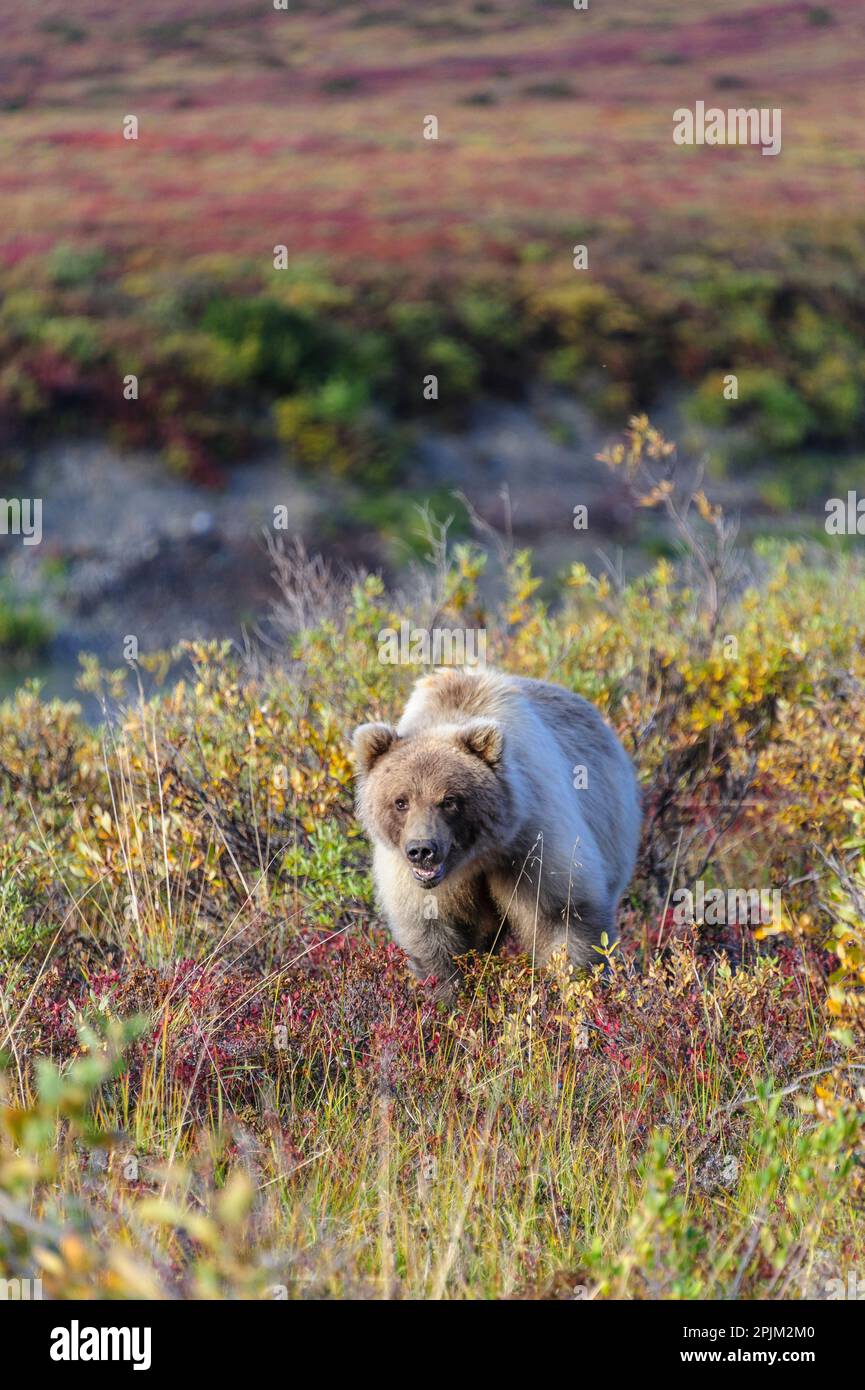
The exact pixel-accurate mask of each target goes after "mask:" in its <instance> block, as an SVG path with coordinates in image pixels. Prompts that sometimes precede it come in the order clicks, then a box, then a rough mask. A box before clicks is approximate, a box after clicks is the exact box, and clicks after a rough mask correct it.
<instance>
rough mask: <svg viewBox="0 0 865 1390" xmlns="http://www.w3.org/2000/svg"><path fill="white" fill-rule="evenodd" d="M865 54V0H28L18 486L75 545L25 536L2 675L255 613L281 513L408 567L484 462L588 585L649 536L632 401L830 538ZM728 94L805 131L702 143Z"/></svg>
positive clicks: (13, 87) (518, 522)
mask: <svg viewBox="0 0 865 1390" xmlns="http://www.w3.org/2000/svg"><path fill="white" fill-rule="evenodd" d="M863 76H865V12H863V10H862V7H861V5H860V4H858V3H856V0H834V2H833V3H831V4H808V3H798V2H796V3H787V0H777V2H776V3H766V4H753V3H748V0H732V2H731V3H723V4H722V3H719V2H718V0H713V3H707V2H706V0H692V2H691V3H689V4H688V5H686V6H682V5H674V4H671V3H664V2H663V0H647V2H644V3H641V4H636V3H634V0H619V3H616V4H615V5H602V4H594V3H591V4H590V8H589V10H588V11H586V12H577V11H575V10H574V9H573V8H572V6H571V5H570V4H567V3H565V0H557V3H552V2H551V0H544V2H543V3H540V2H539V3H531V2H530V0H478V2H477V3H474V4H473V3H471V2H470V0H460V3H455V2H454V3H441V4H424V5H420V4H412V5H402V6H395V5H392V4H388V3H387V0H379V2H378V3H371V2H370V0H362V2H361V3H346V4H342V5H340V6H338V7H334V6H333V5H331V4H324V3H299V2H298V0H291V3H290V8H289V9H288V10H286V11H283V10H276V9H274V7H273V4H272V3H271V0H255V3H252V2H251V0H237V3H234V4H233V5H231V6H226V7H224V8H220V7H219V6H218V5H216V6H214V5H213V4H211V3H205V0H152V3H150V4H149V5H147V6H146V8H145V7H140V6H132V5H123V6H117V5H112V4H109V3H107V0H76V3H75V4H74V5H73V6H69V5H68V4H66V3H62V0H43V3H41V4H39V5H38V6H36V5H30V6H27V7H23V8H16V9H15V10H14V11H13V10H12V7H5V8H4V11H3V12H2V14H0V156H2V159H0V167H2V173H0V179H2V209H3V216H2V219H0V496H3V497H5V498H14V497H40V498H42V500H43V517H44V539H43V543H42V544H41V545H40V546H38V547H24V546H22V544H21V543H20V539H19V538H16V537H14V536H0V663H2V670H0V687H2V688H9V687H10V686H13V685H15V684H17V683H18V682H19V681H20V680H21V679H23V678H25V677H26V676H27V675H28V674H30V673H33V672H34V671H37V672H42V673H45V674H46V675H47V676H48V678H49V684H51V683H52V682H53V683H54V684H55V686H56V688H58V689H62V688H65V687H66V686H68V684H69V682H70V681H71V671H72V670H73V669H74V667H75V663H76V659H77V653H78V650H79V649H80V648H86V649H89V650H93V651H96V652H98V653H99V655H100V656H101V657H102V658H104V659H105V660H107V661H108V662H109V663H112V664H115V665H119V664H120V663H121V661H122V643H123V638H124V636H125V635H126V634H128V633H134V634H136V635H137V636H138V638H139V641H140V643H141V646H142V649H143V650H148V649H153V648H155V647H157V646H160V645H164V644H166V643H170V642H172V641H174V640H176V639H177V638H180V637H192V636H217V635H219V636H222V635H228V634H234V635H236V634H237V633H238V632H239V631H240V629H241V627H242V625H243V624H244V623H245V622H248V621H250V620H252V619H253V618H254V617H255V615H256V614H258V613H259V612H260V611H261V609H262V606H263V605H265V604H266V602H267V597H268V593H269V569H270V561H269V558H268V553H267V547H266V545H265V542H264V532H265V531H266V530H268V529H270V530H271V531H272V529H273V520H274V509H275V508H283V509H284V512H283V515H284V516H285V517H287V518H288V530H289V531H290V532H295V531H296V532H298V533H300V534H301V535H303V536H304V538H305V540H306V542H307V543H308V545H309V546H310V547H311V548H320V549H323V550H324V551H325V552H327V553H329V554H331V555H332V556H334V557H335V558H336V559H338V560H344V561H346V562H351V563H357V562H359V563H363V564H371V565H382V566H384V567H385V568H386V569H387V570H389V571H391V572H397V571H399V569H400V567H401V566H402V565H404V564H405V563H406V561H407V560H408V559H409V558H410V557H411V555H412V554H413V553H415V552H416V551H417V548H418V546H419V545H420V544H421V543H422V542H421V539H420V538H419V536H418V534H417V532H418V517H417V506H418V505H419V504H423V503H426V502H430V505H431V508H432V514H433V515H434V516H439V517H440V518H445V517H447V516H450V515H453V516H454V522H453V526H454V528H455V529H456V530H457V531H459V530H460V529H468V527H469V525H470V518H469V515H468V513H467V510H466V507H465V505H464V504H463V503H462V502H460V501H458V500H456V499H455V498H454V497H453V495H452V494H453V492H454V491H455V490H458V491H460V492H461V493H463V494H465V496H466V497H467V499H468V503H469V506H470V507H471V508H472V509H474V510H475V511H476V513H477V514H478V515H479V516H480V518H481V519H482V520H483V521H486V522H489V523H491V524H493V525H494V526H496V527H499V528H505V529H507V528H511V529H512V531H513V535H514V538H515V540H516V541H517V542H520V543H523V542H525V543H529V544H531V545H532V546H533V547H534V548H535V550H536V551H537V553H538V556H539V561H540V565H541V569H542V570H543V572H544V573H545V574H546V575H548V576H549V577H550V579H551V580H552V579H553V578H554V577H555V576H556V575H557V574H559V573H561V572H562V571H563V570H566V569H567V568H568V567H569V566H570V564H571V563H572V562H573V561H574V560H584V561H586V562H587V563H589V564H590V565H591V566H592V567H593V568H597V567H598V565H599V564H600V563H601V562H600V561H599V559H598V554H597V552H598V550H599V549H602V550H604V551H605V553H607V554H608V555H610V554H614V553H615V551H616V548H617V547H622V548H623V550H624V553H625V555H626V557H627V559H626V563H627V565H630V566H633V565H639V564H640V563H641V558H640V557H641V556H651V555H655V554H657V553H659V552H663V550H664V548H665V547H667V546H668V545H669V539H668V538H667V537H666V536H665V535H664V534H663V532H661V531H659V529H658V523H657V522H656V521H655V520H654V518H653V517H652V516H651V515H648V514H646V513H636V512H635V511H634V510H633V509H632V508H631V507H630V505H629V503H628V500H627V497H626V496H625V495H623V493H622V492H621V490H620V488H619V485H618V484H617V483H616V481H615V479H614V478H613V477H612V476H611V475H609V474H608V473H607V472H606V470H605V469H604V468H603V467H602V466H601V465H599V464H598V463H597V462H596V461H595V454H596V452H597V451H598V449H599V448H600V447H601V446H602V445H603V443H604V442H606V440H607V439H609V438H611V437H613V436H615V435H616V434H618V433H619V431H620V430H621V429H622V427H623V426H624V425H625V423H626V421H627V419H628V416H629V415H630V414H631V413H633V412H634V411H642V410H648V411H649V412H650V413H651V414H652V416H653V418H655V419H656V420H658V422H659V423H661V424H662V425H664V427H665V428H666V430H667V432H668V433H671V434H673V435H675V436H676V437H678V438H679V440H680V442H681V443H682V444H683V445H684V447H685V448H686V449H687V451H688V453H689V455H691V456H693V458H694V459H695V460H696V461H698V462H702V463H703V464H704V466H705V468H706V470H707V475H708V478H709V480H710V482H711V484H712V487H713V489H714V490H715V492H716V493H717V494H718V495H719V496H721V497H722V499H723V500H724V501H725V502H726V504H727V505H728V507H731V508H732V509H733V510H734V511H735V510H737V509H738V510H739V511H740V512H741V515H742V519H743V534H744V536H745V537H746V538H747V536H748V535H749V534H751V533H753V532H756V531H767V530H771V531H778V532H782V533H790V532H793V533H795V534H806V535H811V536H813V537H814V538H815V539H817V538H819V536H820V535H821V533H822V525H823V518H824V502H825V499H826V497H827V496H830V495H837V494H838V493H839V492H843V491H844V490H845V489H846V488H847V487H855V486H856V485H857V483H858V484H859V485H860V486H861V484H862V480H863V477H865V408H863V403H865V333H863V327H862V325H863V309H865V280H863V273H862V272H863V268H865V240H863V235H862V232H863V221H865V205H863V193H862V189H863V162H865V161H863V145H865V142H863V137H862V130H863V121H865V83H863ZM698 100H702V101H704V102H706V104H707V105H718V106H720V107H723V108H726V107H728V106H735V107H741V106H744V107H772V108H780V109H781V111H782V115H783V148H782V151H781V153H780V155H779V156H778V157H776V158H767V157H764V156H762V155H761V152H760V150H759V149H757V148H753V147H735V148H734V147H730V148H712V147H697V146H695V147H681V146H677V145H675V144H674V142H673V139H672V130H673V112H674V110H675V109H676V108H678V107H682V106H690V107H693V106H694V104H695V102H697V101H698ZM130 116H134V117H135V118H136V119H137V122H138V138H137V139H134V140H132V139H125V138H124V121H125V120H126V119H127V118H128V117H130ZM429 116H434V117H435V118H436V120H437V122H438V138H437V139H436V140H428V139H425V138H424V122H425V118H427V117H429ZM578 244H579V245H585V247H586V248H587V254H588V266H587V268H586V269H584V270H576V269H575V268H574V265H573V248H574V246H575V245H578ZM275 247H284V248H285V253H284V264H283V263H282V261H280V262H279V263H280V267H281V268H276V267H275V265H274V248H275ZM729 373H734V374H735V375H736V376H737V378H738V382H739V393H738V399H736V400H729V401H728V400H725V399H724V396H723V390H722V384H723V379H724V377H725V376H726V375H727V374H729ZM431 374H432V375H434V376H435V377H436V379H437V383H438V387H437V389H438V394H437V399H427V398H426V396H425V391H424V383H425V380H426V379H428V377H429V376H430V375H431ZM132 376H134V377H135V378H136V379H137V383H138V396H137V399H126V398H125V395H124V382H127V381H128V379H129V378H130V377H132ZM580 503H583V504H586V505H588V506H589V509H590V518H591V524H590V527H589V529H588V531H587V532H586V533H583V534H578V533H576V532H575V531H574V528H573V524H572V522H573V508H574V506H575V505H577V504H580Z"/></svg>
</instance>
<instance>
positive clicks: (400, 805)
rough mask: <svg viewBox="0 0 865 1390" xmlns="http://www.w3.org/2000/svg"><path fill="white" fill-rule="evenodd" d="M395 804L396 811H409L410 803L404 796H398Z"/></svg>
mask: <svg viewBox="0 0 865 1390" xmlns="http://www.w3.org/2000/svg"><path fill="white" fill-rule="evenodd" d="M393 804H394V806H395V807H396V809H397V810H398V811H407V810H408V802H407V801H406V799H405V797H404V796H398V797H397V799H396V801H395V802H394V803H393Z"/></svg>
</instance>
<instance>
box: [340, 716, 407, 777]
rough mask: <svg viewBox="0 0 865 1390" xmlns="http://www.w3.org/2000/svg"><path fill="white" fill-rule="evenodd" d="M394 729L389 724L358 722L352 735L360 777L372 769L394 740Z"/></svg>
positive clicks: (395, 734)
mask: <svg viewBox="0 0 865 1390" xmlns="http://www.w3.org/2000/svg"><path fill="white" fill-rule="evenodd" d="M396 737H397V733H396V729H394V728H392V727H391V725H390V724H360V725H359V726H358V728H356V729H355V731H354V734H353V736H352V740H351V742H352V747H353V748H354V760H355V764H356V766H357V770H358V772H359V773H360V775H361V777H365V776H366V775H367V773H368V772H370V771H371V770H372V767H373V765H374V764H375V763H377V762H378V760H379V758H381V757H382V756H383V755H384V754H385V753H386V752H387V750H388V749H389V748H390V747H392V745H393V744H394V743H395V742H396Z"/></svg>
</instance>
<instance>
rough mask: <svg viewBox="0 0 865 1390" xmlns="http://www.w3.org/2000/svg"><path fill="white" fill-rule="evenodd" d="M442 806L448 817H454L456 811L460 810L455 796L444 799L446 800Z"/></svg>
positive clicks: (441, 803) (442, 802)
mask: <svg viewBox="0 0 865 1390" xmlns="http://www.w3.org/2000/svg"><path fill="white" fill-rule="evenodd" d="M440 805H441V809H442V810H443V811H444V813H445V815H447V816H452V815H453V814H454V813H455V812H456V811H458V810H459V809H460V803H459V801H458V800H457V798H456V797H455V796H446V797H444V799H443V800H442V801H441V802H440Z"/></svg>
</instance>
